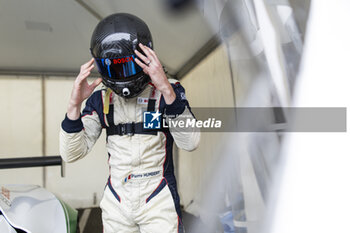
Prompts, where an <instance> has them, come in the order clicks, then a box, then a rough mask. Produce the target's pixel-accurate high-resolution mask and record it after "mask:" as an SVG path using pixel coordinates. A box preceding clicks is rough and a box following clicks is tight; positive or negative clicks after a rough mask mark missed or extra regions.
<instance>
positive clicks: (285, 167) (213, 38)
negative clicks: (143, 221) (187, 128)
mask: <svg viewBox="0 0 350 233" xmlns="http://www.w3.org/2000/svg"><path fill="white" fill-rule="evenodd" d="M315 2H317V1H311V0H289V1H288V0H237V1H233V0H200V1H194V0H193V1H165V0H147V1H142V0H133V1H123V0H114V1H111V0H98V1H97V0H60V1H55V0H32V1H21V0H12V1H5V0H0V18H1V20H0V42H1V43H0V51H1V55H0V106H1V109H2V111H1V112H2V114H1V122H2V123H1V124H0V138H1V140H0V160H1V159H8V158H25V157H47V156H58V155H59V143H58V142H59V131H60V127H61V122H62V120H63V119H64V116H65V113H66V111H67V104H68V101H69V97H70V93H71V89H72V85H73V82H74V79H75V78H76V76H77V74H78V73H79V68H80V66H81V65H82V64H83V63H85V62H86V61H88V60H89V59H91V54H90V50H89V46H90V38H91V34H92V31H93V29H94V28H95V26H96V25H97V23H98V22H99V21H100V20H101V19H102V18H104V17H106V16H108V15H110V14H112V13H116V12H127V13H131V14H134V15H137V16H138V17H140V18H141V19H143V20H144V21H145V22H146V23H147V24H148V26H149V28H150V30H151V32H152V36H153V41H154V49H155V52H156V53H157V55H158V57H159V59H160V60H161V62H162V64H163V65H164V69H165V70H166V73H167V75H168V77H169V78H174V79H178V80H179V81H180V82H181V84H182V85H183V86H184V87H185V88H186V97H187V99H188V100H189V102H190V104H191V107H192V108H193V109H194V113H195V112H196V109H201V108H202V109H203V108H208V109H210V108H212V109H235V108H246V107H262V108H263V107H279V108H284V107H296V106H298V107H299V106H300V107H344V108H346V107H347V106H348V105H349V103H348V101H346V99H347V100H348V99H350V98H347V97H350V96H349V93H348V91H347V90H346V88H345V87H346V86H347V85H346V84H348V83H347V82H346V80H344V77H348V76H346V75H348V74H349V71H347V69H346V64H343V63H344V62H345V60H346V58H344V56H345V55H344V54H347V52H350V49H349V45H348V44H349V43H348V41H349V40H348V41H347V39H350V36H349V30H348V29H346V27H347V25H346V24H345V22H349V21H347V20H346V19H348V20H350V19H349V16H348V15H346V13H344V12H345V9H348V10H349V9H350V7H349V4H347V3H346V1H340V2H342V3H341V4H335V3H334V6H333V5H332V4H333V3H329V4H328V5H331V6H329V7H328V8H327V6H326V5H327V4H324V3H320V2H318V3H315ZM342 4H343V5H342ZM175 6H176V7H175ZM327 11H328V13H326V12H327ZM327 14H329V15H331V17H329V18H328V19H327V20H324V21H322V17H326V16H327ZM322 23H323V24H322ZM321 24H322V25H325V26H324V27H322V26H320V25H321ZM320 35H322V36H320ZM330 35H333V36H330ZM334 37H336V39H335V38H334ZM315 41H319V42H318V43H316V42H315ZM346 41H347V43H346ZM342 42H343V43H342ZM317 46H319V47H317ZM341 46H342V47H341ZM330 47H332V48H330ZM318 49H322V51H323V53H321V54H322V55H320V54H319V53H317V52H316V51H319V50H318ZM310 54H311V55H310ZM320 57H324V58H327V59H328V60H327V63H323V60H322V61H321V58H320ZM331 57H337V58H338V59H337V63H336V62H335V61H332V59H331ZM316 58H320V60H318V59H316ZM340 58H344V59H343V60H344V61H342V60H341V59H340ZM340 60H341V61H340ZM316 67H322V68H323V72H321V71H319V69H316ZM335 70H336V71H335ZM326 74H327V75H329V76H330V75H331V76H332V80H334V81H332V82H331V83H330V82H329V81H326V80H324V79H322V78H320V79H316V78H315V77H323V76H325V75H326ZM97 77H99V73H98V72H97V70H94V72H93V73H92V75H91V76H90V78H89V80H90V81H93V80H94V79H95V78H97ZM328 80H329V79H328ZM316 82H317V84H316ZM310 83H313V84H314V85H315V87H314V88H310V87H309V86H308V87H309V89H306V86H307V85H308V84H310ZM328 85H329V86H328ZM330 85H333V86H334V87H332V88H330ZM100 88H101V86H100V87H97V89H100ZM330 89H331V90H330ZM335 90H337V91H335ZM323 93H327V96H328V98H326V97H324V94H323ZM330 95H332V96H333V97H334V98H332V99H331V98H330V97H329V96H330ZM236 113H237V112H235V114H236ZM237 114H238V113H237ZM282 115H283V114H282ZM254 117H255V118H254V119H253V118H251V119H253V120H254V121H256V122H258V123H257V125H258V124H259V123H262V122H263V121H262V119H261V121H260V119H259V117H257V116H254ZM269 117H270V118H269V119H268V120H269V125H268V126H266V125H265V126H266V127H267V128H268V130H265V131H264V130H263V131H262V132H259V130H258V129H256V128H254V130H257V131H256V132H255V131H254V130H250V131H248V132H239V133H234V132H230V131H229V130H226V131H225V130H224V131H222V132H202V135H201V142H200V146H199V148H198V149H197V150H195V151H193V152H186V151H183V150H178V149H177V148H174V163H175V168H176V169H175V171H176V174H175V175H176V178H177V185H178V191H179V194H180V198H181V207H182V209H183V215H184V216H183V217H184V224H185V229H186V232H189V233H197V232H198V233H199V232H208V233H223V232H225V233H226V232H248V233H251V232H252V233H255V232H278V233H279V232H292V229H293V230H295V229H299V230H298V231H293V232H304V231H305V232H306V230H305V229H312V230H311V231H308V232H316V229H317V231H318V232H325V231H324V230H325V229H330V228H329V227H331V226H332V227H334V225H332V223H334V221H338V222H339V219H343V218H345V217H343V215H342V214H341V213H340V214H339V215H338V218H339V219H338V218H335V217H330V219H327V221H326V222H327V223H325V226H324V228H321V227H319V226H316V225H317V224H315V223H316V222H318V221H322V220H324V217H322V216H319V215H318V214H317V210H316V207H315V206H316V205H317V204H321V201H320V200H321V199H322V197H323V198H324V199H323V200H324V203H326V206H325V207H324V208H326V209H327V213H328V214H330V213H334V211H338V209H334V208H335V207H334V208H333V207H330V206H328V204H329V202H328V199H327V198H326V196H327V197H329V196H328V195H333V192H331V193H327V194H326V193H324V194H320V195H321V196H318V198H317V199H313V198H314V197H315V196H317V195H319V193H321V191H320V190H321V187H322V181H324V182H325V185H329V190H333V191H337V192H338V193H339V192H340V193H342V194H343V195H344V196H343V195H341V197H340V199H338V201H339V202H337V204H338V205H337V206H338V207H339V206H342V208H341V209H343V208H344V207H346V206H347V207H350V205H349V200H348V198H345V196H346V195H345V194H350V193H349V190H348V189H347V190H343V184H344V183H342V181H346V179H345V177H347V175H350V174H349V171H347V170H349V169H346V168H345V167H343V165H341V164H347V162H349V161H348V160H345V158H344V157H343V156H342V155H344V154H346V153H345V152H349V149H348V148H347V146H346V145H347V144H346V140H347V139H348V135H347V133H344V131H342V130H340V131H337V130H335V131H334V130H333V131H332V130H331V131H330V132H331V133H328V134H322V132H313V133H309V134H302V133H300V132H297V133H293V134H291V135H289V134H288V136H286V134H284V133H283V131H284V130H286V128H285V127H286V126H285V125H286V123H289V121H292V119H289V118H288V119H287V122H285V119H284V120H283V121H282V122H280V121H278V120H276V119H277V118H278V117H279V115H278V114H277V113H272V114H271V115H270V116H269ZM245 120H246V121H248V120H249V119H242V118H240V116H239V114H238V115H235V118H234V119H228V121H229V122H234V123H237V122H239V121H243V122H244V121H245ZM345 121H346V118H345ZM330 124H331V123H330ZM339 132H341V133H339ZM345 132H346V127H345ZM334 134H336V135H335V136H334ZM333 136H334V137H336V138H334V137H333ZM105 138H106V135H105V132H103V134H102V135H101V136H100V139H99V140H98V142H97V143H96V145H95V146H94V148H93V150H92V152H91V153H90V154H89V155H87V156H86V157H85V158H84V159H82V160H79V161H77V162H74V163H67V164H63V165H62V166H49V167H32V168H14V169H0V185H4V184H30V185H38V186H41V187H43V188H45V189H46V190H48V191H49V192H51V193H53V194H54V195H55V196H57V197H58V198H59V199H61V200H64V201H65V202H66V203H68V204H69V205H70V206H72V207H73V208H75V209H77V210H78V216H79V223H78V225H79V227H80V231H81V233H90V232H102V221H101V217H100V216H101V210H100V209H99V203H100V201H101V199H102V195H103V191H104V188H105V185H106V181H107V178H108V162H107V160H108V154H107V151H106V148H105ZM301 139H302V140H301ZM305 141H309V142H310V143H309V144H308V145H306V144H305V143H303V142H305ZM317 141H318V142H317ZM336 141H338V142H339V143H340V145H339V146H338V147H337V148H336V149H334V147H333V146H334V143H336ZM319 142H325V143H324V144H321V145H320V144H319ZM332 143H333V144H332ZM332 145H333V146H332ZM315 146H318V147H317V149H315ZM330 148H333V149H330ZM332 150H336V151H337V152H338V153H337V154H338V156H336V155H335V156H334V158H333V160H330V158H329V156H327V154H326V152H327V153H328V154H329V153H331V151H332ZM314 154H318V155H319V157H315V155H314ZM332 154H334V153H332ZM308 156H309V157H308ZM291 157H292V158H293V159H294V160H293V159H290V158H291ZM316 160H317V162H315V161H316ZM332 161H333V162H334V161H336V162H337V163H336V164H333V163H332ZM296 164H297V165H298V164H303V165H299V166H297V165H296ZM339 166H340V167H339ZM328 169H329V170H328ZM324 170H325V171H327V170H328V171H330V173H329V174H328V175H324V176H323V172H322V171H324ZM340 171H341V173H338V172H340ZM310 173H312V174H315V175H310V176H308V174H310ZM291 174H294V176H293V175H291ZM296 174H299V175H298V176H297V175H296ZM344 179H345V180H344ZM331 180H333V181H334V180H336V181H339V184H336V183H333V182H332V181H331ZM302 181H305V182H309V183H312V184H314V186H313V189H312V190H309V188H310V187H309V186H307V184H306V183H302ZM286 182H288V183H289V184H292V185H293V189H291V186H288V187H286ZM310 186H312V185H310ZM291 190H292V191H291ZM305 192H307V194H305ZM291 194H294V195H295V196H288V195H291ZM299 195H302V197H301V198H300V199H296V198H297V197H299ZM277 197H278V198H277ZM334 198H335V197H334V196H332V198H331V199H332V201H334ZM342 198H343V199H342ZM275 200H276V201H275ZM310 200H315V201H314V202H313V201H311V203H312V204H313V205H314V206H311V207H305V206H306V203H310ZM286 203H288V204H286ZM304 207H305V208H306V210H307V211H306V212H305V213H300V212H302V209H303V208H304ZM297 208H299V209H297ZM322 208H323V207H322ZM288 210H291V211H290V212H289V211H288ZM331 211H332V212H331ZM339 211H340V210H339ZM307 213H308V215H307ZM299 214H300V218H301V219H298V220H296V218H297V217H296V216H297V215H299ZM310 215H311V216H312V217H310ZM305 216H308V219H309V221H304V220H303V219H302V217H305ZM316 216H317V218H319V219H317V218H316ZM293 221H295V222H297V223H296V224H295V226H294V225H293V227H291V228H290V229H288V228H287V225H288V224H292V223H295V222H293ZM340 222H341V221H340ZM344 222H346V221H344ZM282 223H285V225H283V224H282ZM300 224H304V225H302V226H303V227H304V228H298V226H300ZM318 224H319V223H318ZM288 226H290V225H288ZM233 228H234V229H235V230H233ZM335 228H336V229H340V231H339V232H342V230H344V229H345V228H347V229H349V227H348V226H344V224H341V223H340V224H339V225H337V226H336V227H335ZM300 229H301V230H300Z"/></svg>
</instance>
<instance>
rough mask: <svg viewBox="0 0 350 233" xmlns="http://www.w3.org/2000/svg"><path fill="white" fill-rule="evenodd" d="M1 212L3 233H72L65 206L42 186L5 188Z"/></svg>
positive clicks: (2, 191) (0, 230)
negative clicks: (19, 231) (21, 232)
mask: <svg viewBox="0 0 350 233" xmlns="http://www.w3.org/2000/svg"><path fill="white" fill-rule="evenodd" d="M0 212H1V213H0V232H1V233H12V232H16V230H15V229H20V230H22V231H25V232H27V233H48V232H50V233H67V232H71V231H70V229H69V228H70V224H69V223H68V222H69V221H67V219H68V220H69V215H68V211H67V209H66V208H65V205H64V204H63V203H61V202H60V201H59V200H58V199H57V198H56V197H55V196H54V195H53V194H52V193H50V192H48V191H47V190H45V189H44V188H41V187H40V186H36V185H2V186H1V193H0ZM74 232H75V230H74Z"/></svg>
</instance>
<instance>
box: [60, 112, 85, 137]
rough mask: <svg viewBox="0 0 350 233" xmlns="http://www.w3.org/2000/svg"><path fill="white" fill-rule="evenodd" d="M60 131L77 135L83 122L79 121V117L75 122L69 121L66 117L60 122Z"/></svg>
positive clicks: (82, 126) (81, 128)
mask: <svg viewBox="0 0 350 233" xmlns="http://www.w3.org/2000/svg"><path fill="white" fill-rule="evenodd" d="M61 126H62V129H63V130H64V131H66V132H67V133H78V132H80V131H82V130H83V128H84V125H83V122H82V121H81V117H79V119H77V120H71V119H69V118H68V117H67V114H66V117H65V118H64V120H63V121H62V125H61Z"/></svg>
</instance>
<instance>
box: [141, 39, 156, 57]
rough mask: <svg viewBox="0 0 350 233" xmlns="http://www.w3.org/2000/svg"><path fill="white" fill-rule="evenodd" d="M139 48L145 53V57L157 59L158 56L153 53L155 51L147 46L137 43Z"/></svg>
mask: <svg viewBox="0 0 350 233" xmlns="http://www.w3.org/2000/svg"><path fill="white" fill-rule="evenodd" d="M139 45H140V48H141V49H142V51H143V52H144V53H145V54H146V55H147V57H148V58H149V59H150V60H151V61H158V58H157V56H156V54H155V52H154V51H153V50H152V49H150V48H148V47H147V46H145V45H143V44H141V43H140V44H139Z"/></svg>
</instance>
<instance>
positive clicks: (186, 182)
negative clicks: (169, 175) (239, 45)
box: [178, 46, 234, 211]
mask: <svg viewBox="0 0 350 233" xmlns="http://www.w3.org/2000/svg"><path fill="white" fill-rule="evenodd" d="M180 82H181V84H182V85H183V86H184V87H185V89H186V97H187V99H188V100H189V102H190V105H191V107H192V108H194V109H193V111H194V114H196V112H195V107H208V108H210V107H233V106H234V101H233V92H232V79H231V75H230V68H229V61H228V57H227V53H226V50H225V47H224V46H219V47H218V48H217V49H216V50H215V51H214V52H212V53H211V54H210V55H209V56H208V57H206V58H205V59H204V60H203V61H202V62H201V63H200V64H198V65H197V66H196V67H195V68H194V69H193V70H191V72H189V73H188V74H187V75H186V76H185V77H184V78H183V79H181V80H180ZM224 136H225V133H202V135H201V142H200V145H199V147H198V148H197V149H196V150H195V151H193V152H186V151H183V150H179V158H178V186H179V193H180V198H181V204H182V205H184V206H185V207H187V206H188V205H189V203H190V202H191V201H192V200H193V201H194V202H197V201H200V199H201V198H202V193H201V190H203V188H204V187H205V185H207V184H206V178H205V177H206V174H208V170H209V169H211V166H210V165H211V164H213V162H214V161H215V160H216V158H217V156H216V153H215V152H216V151H217V150H216V148H217V146H218V143H219V142H220V139H221V138H222V137H224ZM188 211H191V210H188Z"/></svg>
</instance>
